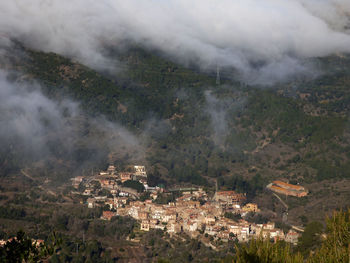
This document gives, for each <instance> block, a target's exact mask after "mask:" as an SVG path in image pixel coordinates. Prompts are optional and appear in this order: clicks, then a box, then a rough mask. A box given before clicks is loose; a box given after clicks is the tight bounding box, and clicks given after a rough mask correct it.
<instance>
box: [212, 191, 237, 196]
mask: <svg viewBox="0 0 350 263" xmlns="http://www.w3.org/2000/svg"><path fill="white" fill-rule="evenodd" d="M217 194H218V195H227V196H230V195H236V194H237V193H236V192H235V191H221V192H217Z"/></svg>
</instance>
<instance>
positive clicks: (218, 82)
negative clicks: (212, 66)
mask: <svg viewBox="0 0 350 263" xmlns="http://www.w3.org/2000/svg"><path fill="white" fill-rule="evenodd" d="M216 85H220V68H219V64H216Z"/></svg>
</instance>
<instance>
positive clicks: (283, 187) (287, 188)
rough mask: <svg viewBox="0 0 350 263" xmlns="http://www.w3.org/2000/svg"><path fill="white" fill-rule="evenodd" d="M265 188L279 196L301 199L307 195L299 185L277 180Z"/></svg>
mask: <svg viewBox="0 0 350 263" xmlns="http://www.w3.org/2000/svg"><path fill="white" fill-rule="evenodd" d="M267 188H268V189H270V190H271V191H274V192H276V193H279V194H284V195H291V196H296V197H303V196H306V195H307V194H308V192H307V190H306V189H305V188H304V187H303V186H300V185H293V184H288V183H285V182H282V181H279V180H276V181H273V182H272V183H271V184H269V185H267Z"/></svg>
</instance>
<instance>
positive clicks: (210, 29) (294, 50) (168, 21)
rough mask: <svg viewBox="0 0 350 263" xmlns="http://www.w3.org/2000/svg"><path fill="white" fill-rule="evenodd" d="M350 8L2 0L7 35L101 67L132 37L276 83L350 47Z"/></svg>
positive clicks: (336, 1) (228, 1)
mask: <svg viewBox="0 0 350 263" xmlns="http://www.w3.org/2000/svg"><path fill="white" fill-rule="evenodd" d="M349 14H350V4H349V1H348V0H317V1H316V0H286V1H280V0H235V1H232V0H221V1H213V0H191V1H188V0H165V1H156V0H128V1H122V0H101V1H93V0H72V1H69V2H67V1H54V0H44V1H34V0H22V1H19V0H13V1H2V2H1V3H0V30H1V32H0V35H6V36H8V37H14V38H17V39H19V40H21V41H23V42H25V44H27V45H29V46H31V47H33V48H37V49H40V50H44V51H53V52H57V53H60V54H63V55H66V56H70V57H72V58H75V59H78V60H79V61H80V62H82V63H85V64H87V65H90V66H92V67H95V68H98V69H111V68H113V67H115V66H116V63H117V61H115V60H114V59H111V57H110V54H109V53H106V48H108V47H113V48H120V49H122V48H123V47H125V46H128V45H130V43H131V44H136V45H140V46H143V47H146V48H151V49H157V50H159V51H161V52H163V53H164V54H165V55H166V56H169V57H171V58H172V59H174V60H176V61H178V62H180V63H182V64H190V63H191V64H193V63H194V64H196V65H197V66H199V67H201V68H203V69H211V68H213V69H214V68H215V67H216V65H217V64H218V65H220V67H222V68H225V67H233V68H235V69H236V70H237V71H238V72H239V74H240V76H241V77H242V78H244V80H245V81H247V82H250V83H253V84H256V83H259V84H264V85H269V84H273V83H275V82H279V81H283V80H285V79H288V78H290V77H291V76H295V75H305V74H308V73H312V74H314V70H313V67H312V64H307V63H305V59H308V58H313V57H322V56H327V55H330V54H333V53H336V52H350V33H349V31H350V19H349ZM107 54H108V55H107Z"/></svg>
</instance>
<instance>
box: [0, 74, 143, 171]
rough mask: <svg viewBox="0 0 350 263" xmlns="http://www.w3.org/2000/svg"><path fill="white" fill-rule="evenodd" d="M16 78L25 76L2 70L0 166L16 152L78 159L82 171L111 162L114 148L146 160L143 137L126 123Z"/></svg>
mask: <svg viewBox="0 0 350 263" xmlns="http://www.w3.org/2000/svg"><path fill="white" fill-rule="evenodd" d="M12 74H14V75H15V73H12ZM10 79H12V80H10ZM14 79H17V80H18V79H20V78H18V77H17V76H11V74H9V73H6V72H4V71H0V112H1V115H0V147H1V150H0V152H1V155H2V156H0V167H1V166H2V165H3V164H2V163H1V161H3V162H6V161H7V156H9V154H10V153H13V154H14V156H16V157H15V158H24V159H27V160H29V163H30V162H33V161H34V162H35V161H42V160H56V161H55V162H60V160H65V162H68V163H69V162H73V163H74V161H75V162H76V163H77V164H78V165H79V166H80V167H76V172H78V171H79V170H80V169H79V168H83V167H84V166H85V165H89V166H93V165H94V164H96V163H99V162H101V161H102V162H103V161H104V162H105V161H106V160H107V155H108V154H110V153H112V154H114V155H115V156H117V157H118V158H119V159H120V160H123V158H126V159H127V160H128V161H136V160H138V161H140V160H143V159H144V150H143V147H142V146H141V144H140V142H139V140H138V139H137V137H136V136H135V135H133V134H132V133H131V132H130V131H128V130H127V129H125V128H124V127H122V126H120V125H118V124H116V123H112V122H110V121H108V120H106V119H105V118H104V117H103V116H101V117H95V118H92V117H89V116H87V115H86V114H84V113H83V112H82V111H81V110H80V107H79V104H78V103H76V102H74V101H71V100H69V99H63V100H60V101H56V100H52V99H50V98H48V97H46V96H45V95H44V94H43V93H42V91H41V89H40V86H39V85H38V84H36V83H33V82H28V81H25V80H23V79H22V80H21V81H14ZM1 157H3V160H1ZM25 164H26V162H25V161H23V162H22V163H21V165H25Z"/></svg>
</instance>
